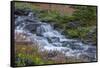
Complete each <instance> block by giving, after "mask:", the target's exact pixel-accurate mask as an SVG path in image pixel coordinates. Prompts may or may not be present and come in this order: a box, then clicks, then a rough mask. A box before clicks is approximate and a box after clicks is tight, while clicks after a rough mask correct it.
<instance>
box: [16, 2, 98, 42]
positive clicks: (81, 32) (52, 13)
mask: <svg viewBox="0 0 100 68" xmlns="http://www.w3.org/2000/svg"><path fill="white" fill-rule="evenodd" d="M15 7H16V8H17V9H23V10H27V9H30V10H32V11H33V12H36V13H37V14H38V17H39V19H40V21H44V22H47V23H51V24H55V25H56V27H55V28H57V29H61V30H62V31H63V34H65V35H66V36H70V38H79V39H83V40H88V39H89V37H88V34H89V33H90V32H91V31H92V29H94V27H96V21H97V20H96V7H95V6H72V8H73V9H74V10H75V11H74V12H73V14H72V15H69V14H68V13H66V14H65V13H64V14H62V13H63V12H62V13H60V12H59V11H57V10H42V9H41V10H40V9H39V7H38V6H36V5H35V4H32V3H19V2H18V3H17V2H16V3H15ZM76 21H78V25H77V24H76V23H75V22H76ZM70 22H72V24H71V25H68V24H70ZM73 24H74V25H73ZM92 32H93V34H91V36H92V37H91V38H90V39H92V41H93V42H95V43H96V29H95V30H94V31H92Z"/></svg>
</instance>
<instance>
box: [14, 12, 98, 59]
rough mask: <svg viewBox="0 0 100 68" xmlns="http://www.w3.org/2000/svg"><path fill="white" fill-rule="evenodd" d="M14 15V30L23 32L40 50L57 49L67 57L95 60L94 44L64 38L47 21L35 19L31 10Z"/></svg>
mask: <svg viewBox="0 0 100 68" xmlns="http://www.w3.org/2000/svg"><path fill="white" fill-rule="evenodd" d="M16 16H17V17H16V18H15V26H16V28H15V31H16V32H22V33H25V34H26V35H27V37H29V38H30V40H31V41H33V42H35V43H37V44H38V45H39V46H40V47H42V49H41V50H58V51H60V52H62V53H64V54H65V55H66V56H69V57H77V58H80V57H81V56H85V57H88V58H90V59H91V60H90V61H95V60H96V47H95V46H92V45H87V44H84V43H82V42H81V41H78V40H73V39H68V38H66V37H65V36H64V35H62V34H61V33H60V32H59V31H57V30H55V29H54V28H53V26H52V25H50V24H49V23H46V22H40V21H39V20H38V19H36V17H35V16H34V14H33V13H32V12H29V14H28V15H23V16H20V15H16ZM84 59H85V58H84Z"/></svg>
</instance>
